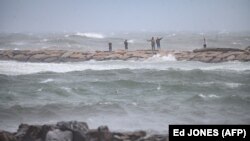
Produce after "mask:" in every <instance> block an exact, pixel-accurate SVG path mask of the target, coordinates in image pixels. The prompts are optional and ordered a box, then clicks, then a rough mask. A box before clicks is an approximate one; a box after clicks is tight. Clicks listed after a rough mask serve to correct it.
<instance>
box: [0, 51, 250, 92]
mask: <svg viewBox="0 0 250 141" xmlns="http://www.w3.org/2000/svg"><path fill="white" fill-rule="evenodd" d="M116 69H131V70H136V69H152V70H169V69H171V70H173V69H174V70H183V71H189V70H195V69H200V70H209V71H210V70H218V71H249V70H250V65H249V62H227V63H217V64H210V63H201V62H192V61H174V58H173V56H171V55H170V56H166V57H164V56H163V57H160V56H159V55H156V56H154V57H152V58H149V59H147V60H144V61H121V60H109V61H94V60H91V61H86V62H75V63H27V62H15V61H0V74H5V75H23V74H34V73H40V72H56V73H65V72H72V71H84V70H116ZM235 87H236V86H235Z"/></svg>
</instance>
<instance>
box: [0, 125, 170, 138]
mask: <svg viewBox="0 0 250 141" xmlns="http://www.w3.org/2000/svg"><path fill="white" fill-rule="evenodd" d="M0 140H1V141H168V136H167V134H165V135H160V134H158V135H157V134H155V135H147V133H146V132H145V131H134V132H111V131H110V130H109V128H108V127H107V126H100V127H98V128H97V129H89V127H88V125H87V123H85V122H77V121H68V122H64V121H63V122H58V123H56V124H45V125H28V124H21V125H19V128H18V130H17V132H15V133H10V132H7V131H0Z"/></svg>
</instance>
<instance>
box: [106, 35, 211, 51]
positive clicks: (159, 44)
mask: <svg viewBox="0 0 250 141" xmlns="http://www.w3.org/2000/svg"><path fill="white" fill-rule="evenodd" d="M203 38H204V43H203V48H206V47H207V44H206V39H205V37H203ZM162 39H163V37H160V38H159V37H157V38H156V39H155V38H154V37H152V38H151V39H150V40H147V41H148V42H151V48H152V51H155V44H156V46H157V49H158V50H160V49H161V40H162ZM108 45H109V52H111V51H112V43H111V42H109V43H108ZM124 46H125V50H126V51H127V50H128V40H127V39H126V40H125V41H124Z"/></svg>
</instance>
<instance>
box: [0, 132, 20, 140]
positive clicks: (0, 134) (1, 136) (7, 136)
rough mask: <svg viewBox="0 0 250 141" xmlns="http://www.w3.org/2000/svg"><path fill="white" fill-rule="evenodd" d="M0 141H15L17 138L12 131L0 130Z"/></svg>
mask: <svg viewBox="0 0 250 141" xmlns="http://www.w3.org/2000/svg"><path fill="white" fill-rule="evenodd" d="M0 141H17V140H16V137H15V136H14V135H13V134H12V133H9V132H6V131H1V130H0Z"/></svg>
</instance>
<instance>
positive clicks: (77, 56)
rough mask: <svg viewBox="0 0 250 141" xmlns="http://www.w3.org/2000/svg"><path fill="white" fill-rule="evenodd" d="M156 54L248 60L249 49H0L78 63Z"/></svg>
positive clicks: (15, 56)
mask: <svg viewBox="0 0 250 141" xmlns="http://www.w3.org/2000/svg"><path fill="white" fill-rule="evenodd" d="M155 54H159V55H160V56H167V55H170V54H171V55H173V56H175V58H176V59H177V60H179V61H182V60H187V61H201V62H207V63H218V62H225V61H250V49H249V47H247V48H246V49H245V50H242V49H234V48H206V49H196V50H193V51H163V50H162V51H155V52H152V51H151V50H136V51H127V52H126V51H123V50H117V51H113V52H106V51H95V52H81V51H66V50H1V51H0V60H16V61H23V62H79V61H88V60H97V61H102V60H131V59H132V60H138V59H147V58H149V57H152V56H153V55H155Z"/></svg>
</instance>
